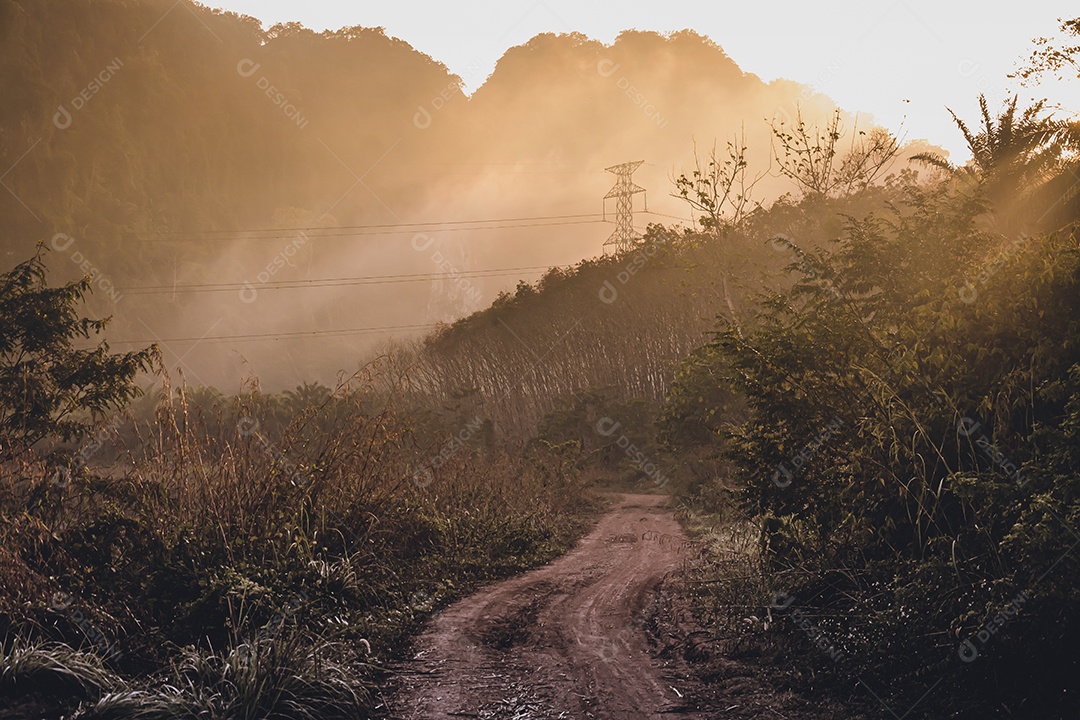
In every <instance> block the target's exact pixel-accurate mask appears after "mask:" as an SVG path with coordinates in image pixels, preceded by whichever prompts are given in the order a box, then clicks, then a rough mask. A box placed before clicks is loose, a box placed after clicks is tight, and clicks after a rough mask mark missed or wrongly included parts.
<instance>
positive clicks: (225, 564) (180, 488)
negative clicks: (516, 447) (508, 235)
mask: <svg viewBox="0 0 1080 720" xmlns="http://www.w3.org/2000/svg"><path fill="white" fill-rule="evenodd" d="M384 380H385V378H384V377H383V376H381V375H380V374H379V368H378V367H377V366H373V367H372V368H369V371H368V373H367V374H366V375H363V376H359V377H357V378H353V379H351V380H350V381H349V382H347V383H344V384H343V385H342V386H341V387H339V388H337V389H336V390H335V391H334V392H332V393H326V394H325V397H321V398H319V399H318V400H317V402H316V403H311V402H297V401H296V398H295V397H291V396H290V397H286V396H270V395H266V394H264V393H261V392H259V391H258V389H257V388H248V389H246V391H245V392H242V393H240V394H239V395H237V396H235V397H233V398H223V397H221V396H215V395H213V394H210V393H205V392H197V391H192V390H189V389H188V388H184V387H181V388H177V389H175V390H174V389H171V388H170V387H169V386H168V384H166V387H165V390H164V392H163V393H162V396H161V401H160V403H159V404H158V406H157V408H156V410H155V412H154V415H153V417H152V418H149V419H146V420H144V421H142V422H129V423H128V424H127V425H125V426H124V427H123V428H121V429H120V430H119V431H117V432H116V433H114V434H115V436H116V437H115V438H114V449H115V452H114V453H113V454H112V455H111V456H109V457H110V459H113V458H114V459H115V461H114V462H110V463H109V465H108V466H107V467H99V468H97V469H95V470H90V469H86V468H81V469H80V468H73V469H72V472H71V473H70V474H69V475H64V482H57V481H56V474H55V472H54V470H53V467H54V465H55V464H56V459H55V458H56V455H55V453H54V455H53V458H52V459H51V460H50V459H49V458H48V457H46V455H45V454H44V453H43V454H42V456H41V457H39V459H38V461H37V462H35V463H31V464H26V465H23V466H21V467H19V468H8V469H7V470H8V472H5V473H4V478H5V481H4V487H3V488H2V496H0V520H2V523H0V637H5V638H8V639H9V640H8V643H9V645H11V643H12V642H15V640H14V639H16V638H18V639H19V640H18V642H20V643H25V642H31V643H36V644H34V645H32V646H26V645H25V644H24V645H19V646H18V647H22V648H24V654H23V655H18V654H10V653H9V654H8V655H6V656H5V660H4V665H3V667H0V672H3V673H4V675H3V677H5V678H6V677H8V676H9V675H10V676H11V677H20V678H24V680H22V681H20V683H19V684H18V686H15V685H11V686H10V687H11V688H12V689H14V690H15V691H16V694H26V693H30V694H33V693H34V692H36V690H35V689H34V687H36V686H32V685H31V684H27V682H26V681H25V678H26V677H30V675H28V674H27V673H26V672H25V671H24V670H20V668H25V667H27V663H28V662H30V660H28V659H27V658H34V657H36V658H38V659H37V662H39V663H46V661H47V659H48V658H49V657H50V656H56V654H57V653H61V655H62V652H61V648H67V652H69V653H70V655H68V656H64V657H68V658H69V659H72V658H80V662H81V661H82V660H86V661H87V662H90V660H89V658H91V657H98V656H99V655H105V654H106V653H103V652H101V651H102V649H103V648H106V647H107V648H109V649H117V650H118V651H117V652H114V653H110V655H111V657H110V659H108V660H100V659H99V661H98V662H99V664H100V665H101V667H102V668H103V671H104V669H107V670H108V672H109V673H111V675H110V676H108V677H107V678H106V677H105V676H102V677H100V678H98V680H100V681H95V682H93V683H91V684H89V685H87V684H82V683H77V685H78V688H77V689H78V690H79V692H74V689H72V691H70V692H68V695H70V699H71V703H75V702H76V701H79V700H80V699H81V700H83V701H84V704H83V706H82V709H80V711H79V712H80V717H95V718H99V717H101V718H103V717H121V716H122V717H163V718H166V717H167V718H173V717H187V716H189V715H190V716H192V717H194V716H198V717H210V718H219V717H220V718H230V719H231V718H247V717H301V718H302V717H345V716H349V717H359V716H362V715H363V712H362V710H364V709H365V708H366V709H370V707H371V698H372V695H371V690H372V683H373V681H374V679H375V678H376V675H377V672H378V667H379V666H380V663H382V662H383V661H385V659H386V658H388V657H390V656H391V655H393V654H394V653H396V652H399V651H400V650H401V649H402V648H403V647H404V644H405V642H406V640H407V638H408V636H409V634H410V633H411V632H413V631H415V630H416V629H417V628H418V627H419V625H420V623H421V622H422V621H423V619H424V618H425V617H426V616H427V614H429V613H430V612H431V611H432V610H433V609H435V608H437V607H439V606H441V605H442V604H444V603H446V602H448V601H450V600H451V599H453V598H455V597H458V596H460V595H461V594H463V593H465V592H467V591H468V590H470V589H471V588H473V587H475V586H476V585H477V584H479V583H483V582H488V581H491V580H493V579H496V578H499V577H503V576H505V575H507V574H509V573H512V572H516V571H520V570H522V569H524V568H527V567H530V566H532V565H535V564H537V563H540V562H543V561H546V560H548V559H550V558H551V557H553V556H555V555H556V554H558V553H559V552H561V551H562V550H564V549H565V548H566V547H568V545H569V543H570V542H571V540H572V539H573V538H574V537H575V533H577V532H578V531H579V530H580V527H581V512H582V508H583V507H585V506H586V505H587V501H586V500H585V497H586V492H585V488H584V484H583V481H581V480H580V479H579V477H578V475H577V473H576V469H575V467H574V466H573V465H572V464H570V463H567V462H566V461H565V459H563V458H559V457H558V456H557V455H551V456H545V455H544V453H543V451H537V452H533V453H530V455H529V457H528V458H515V457H511V456H509V455H506V454H503V453H499V452H497V451H495V450H493V449H491V447H490V446H485V445H484V443H483V442H482V441H481V439H480V438H476V439H467V440H461V438H462V437H464V434H463V433H461V432H459V430H460V428H458V427H456V426H455V423H454V422H453V421H446V420H443V421H442V422H441V423H432V422H431V420H430V418H423V423H421V419H420V418H419V417H418V414H417V411H416V408H415V407H413V408H410V410H409V412H405V411H403V410H401V409H399V408H397V407H395V397H396V396H395V395H394V394H393V393H387V392H385V391H383V390H380V389H379V388H380V386H379V383H380V382H383V381H384ZM421 424H423V425H424V427H426V428H428V430H427V431H425V432H424V433H420V432H417V428H418V427H420V426H421ZM431 428H434V430H432V429H431ZM455 438H457V439H455ZM448 448H449V450H448ZM53 450H54V451H56V452H61V451H62V450H63V448H61V447H59V446H58V447H56V448H53ZM69 454H70V450H69ZM58 597H59V598H62V599H63V602H57V601H56V598H58ZM47 643H62V645H56V644H47ZM11 647H15V645H11ZM26 647H33V648H36V649H35V650H33V651H32V652H30V651H26V650H25V648H26ZM218 648H225V650H218ZM80 650H81V651H82V652H80ZM120 651H122V652H120ZM369 651H370V652H369ZM26 652H29V655H26ZM54 675H56V676H57V677H60V676H61V673H60V671H59V670H57V671H56V672H54ZM43 677H44V676H43ZM79 677H81V676H79ZM87 677H89V676H87ZM121 678H122V679H121ZM151 679H153V681H152V682H151ZM5 682H6V681H5ZM24 691H25V692H24ZM125 713H126V714H125Z"/></svg>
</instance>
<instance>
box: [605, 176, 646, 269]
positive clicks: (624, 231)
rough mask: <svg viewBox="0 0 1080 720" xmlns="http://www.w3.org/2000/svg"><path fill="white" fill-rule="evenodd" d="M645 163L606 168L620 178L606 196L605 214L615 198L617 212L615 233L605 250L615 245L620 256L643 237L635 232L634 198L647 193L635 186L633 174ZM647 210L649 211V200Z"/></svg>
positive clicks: (609, 239)
mask: <svg viewBox="0 0 1080 720" xmlns="http://www.w3.org/2000/svg"><path fill="white" fill-rule="evenodd" d="M644 162H645V161H644V160H638V161H637V162H628V163H623V164H622V165H612V166H611V167H609V168H604V169H605V170H607V171H608V172H609V173H613V174H614V175H615V176H616V177H617V178H618V179H617V180H616V181H615V187H613V188H611V190H609V191H608V194H607V195H605V196H604V212H605V213H606V212H607V200H608V198H615V212H616V216H615V232H613V233H611V237H609V238H608V239H607V241H606V242H605V243H604V248H605V250H606V249H607V248H608V246H611V245H614V246H615V253H616V254H618V253H621V252H624V251H626V250H629V249H631V248H632V247H633V246H634V243H636V242H637V241H638V240H640V239H641V235H640V234H639V233H638V232H637V231H636V230H634V196H635V195H637V194H638V193H643V192H645V188H643V187H638V186H637V185H635V184H634V180H633V174H634V171H635V170H637V169H638V167H640V166H641V164H642V163H644ZM645 209H646V210H648V200H647V199H646V201H645Z"/></svg>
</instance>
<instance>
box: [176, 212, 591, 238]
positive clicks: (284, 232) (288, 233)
mask: <svg viewBox="0 0 1080 720" xmlns="http://www.w3.org/2000/svg"><path fill="white" fill-rule="evenodd" d="M588 219H591V221H593V222H603V221H604V220H603V215H602V214H600V213H587V214H579V215H537V216H531V217H520V218H488V219H473V220H438V221H425V222H415V223H405V222H398V223H383V224H374V225H340V226H335V227H294V228H255V229H248V230H175V231H161V232H158V233H157V235H159V236H170V235H182V236H196V235H199V236H201V235H208V236H216V235H259V234H269V235H270V236H272V237H293V236H296V235H300V234H304V235H309V234H317V235H318V236H319V237H322V236H324V235H328V234H329V235H331V236H333V234H334V233H337V232H338V231H348V232H349V234H352V233H353V231H365V230H388V229H393V228H424V227H445V226H447V225H476V226H477V227H475V228H463V229H465V230H476V229H484V228H488V227H492V226H490V225H488V224H487V223H531V222H536V221H542V220H577V221H588ZM545 224H547V223H545ZM551 224H570V223H551ZM501 227H537V226H536V225H521V226H518V225H513V226H501ZM446 229H447V230H451V229H452V228H446ZM403 232H404V231H403ZM409 232H411V231H409ZM358 234H365V233H362V232H361V233H358Z"/></svg>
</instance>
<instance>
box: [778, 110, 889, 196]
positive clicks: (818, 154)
mask: <svg viewBox="0 0 1080 720" xmlns="http://www.w3.org/2000/svg"><path fill="white" fill-rule="evenodd" d="M770 126H771V127H772V133H773V157H774V158H775V159H776V161H777V163H778V164H779V168H780V173H781V174H782V175H784V176H785V177H788V178H790V179H791V180H793V181H794V182H795V184H796V185H798V187H799V189H800V190H801V191H802V192H803V193H805V194H807V195H818V196H822V197H843V196H846V195H851V194H854V193H856V192H859V191H860V190H862V189H864V188H866V187H868V186H869V185H871V184H873V182H874V181H875V180H877V179H878V178H879V177H881V175H882V174H884V173H885V172H887V171H888V169H889V167H890V166H891V165H892V163H893V161H894V160H895V159H896V157H897V155H898V153H899V150H900V141H899V140H898V139H897V138H896V136H894V135H893V134H892V133H890V132H889V131H888V130H885V129H883V128H873V129H872V130H869V131H866V130H859V119H858V116H856V118H855V124H854V126H853V127H852V130H851V142H850V144H849V146H848V149H847V152H846V153H843V154H842V148H841V143H842V140H843V139H844V136H845V134H846V130H845V129H844V127H843V123H842V121H841V118H840V110H839V109H837V110H836V111H834V112H833V115H832V118H831V119H830V120H829V122H828V124H827V125H826V126H825V128H824V129H821V128H819V127H817V126H809V125H807V124H806V122H805V121H804V120H803V118H802V111H801V109H798V108H797V109H796V112H795V123H794V126H788V125H787V123H785V122H784V121H782V120H781V121H779V122H778V123H771V124H770Z"/></svg>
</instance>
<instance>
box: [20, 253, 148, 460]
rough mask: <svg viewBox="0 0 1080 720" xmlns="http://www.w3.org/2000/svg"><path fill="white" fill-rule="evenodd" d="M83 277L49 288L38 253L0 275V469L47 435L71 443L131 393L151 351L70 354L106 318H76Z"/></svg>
mask: <svg viewBox="0 0 1080 720" xmlns="http://www.w3.org/2000/svg"><path fill="white" fill-rule="evenodd" d="M89 290H90V279H89V278H83V279H82V280H80V281H78V282H73V283H69V284H66V285H62V286H60V287H55V288H50V287H48V286H47V285H46V281H45V262H44V248H42V247H39V248H38V252H37V253H36V254H35V255H34V256H33V257H32V258H30V259H29V260H27V261H25V262H22V263H20V264H19V265H17V266H16V267H15V268H13V269H12V270H10V271H8V272H6V273H4V274H3V275H0V463H6V462H10V461H13V460H16V459H25V458H26V454H27V453H28V452H29V451H30V450H31V449H32V448H33V447H34V446H35V445H36V444H38V443H39V442H41V441H42V440H43V439H45V438H47V437H56V438H61V439H64V440H72V439H77V438H79V437H80V436H82V435H83V434H85V433H86V432H88V431H89V430H90V428H92V427H93V425H94V423H95V422H97V421H99V420H100V419H101V417H102V415H103V414H104V413H106V412H109V411H110V410H117V409H119V408H121V407H122V406H123V405H124V404H126V403H127V402H128V401H129V400H130V399H131V398H133V397H134V396H135V395H136V394H137V388H136V387H135V385H134V383H133V380H134V378H135V376H136V375H137V374H138V373H139V372H140V371H146V370H149V369H150V366H151V362H152V360H153V358H154V350H153V348H151V349H148V350H142V351H138V352H129V353H121V354H116V355H114V354H110V353H109V347H108V344H107V343H105V342H102V343H100V344H98V345H97V346H96V347H91V348H78V347H76V342H77V341H78V340H80V339H81V340H89V339H90V338H91V336H92V335H96V334H98V333H100V332H101V331H102V330H104V329H105V326H106V324H107V322H108V320H93V319H90V318H85V317H81V316H80V315H79V312H78V305H79V304H80V303H81V302H82V301H83V299H84V297H85V295H86V293H87V292H88V291H89Z"/></svg>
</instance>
